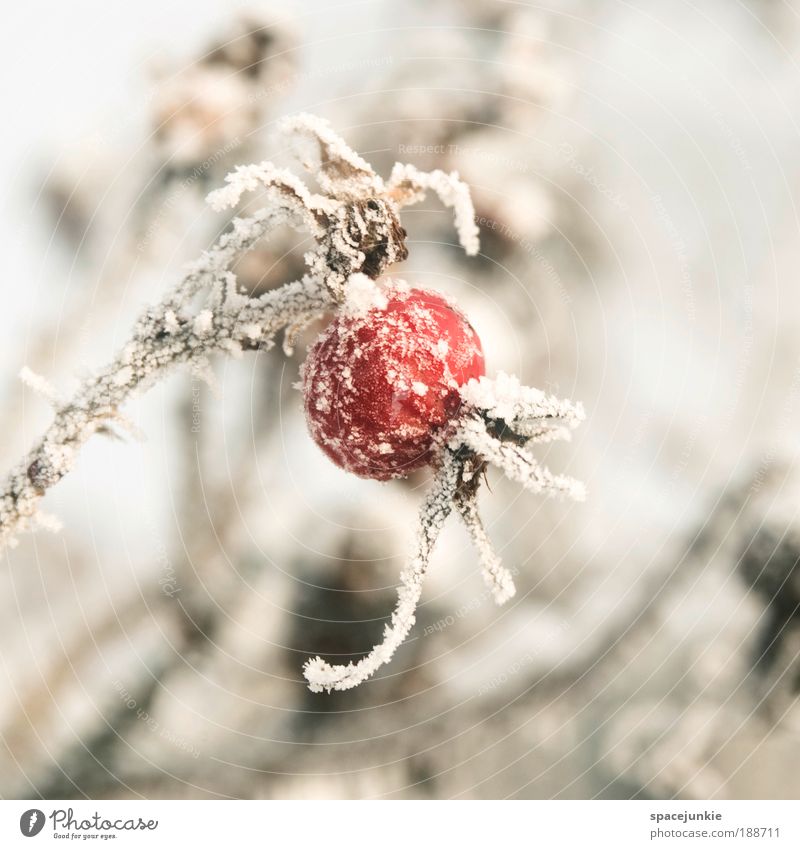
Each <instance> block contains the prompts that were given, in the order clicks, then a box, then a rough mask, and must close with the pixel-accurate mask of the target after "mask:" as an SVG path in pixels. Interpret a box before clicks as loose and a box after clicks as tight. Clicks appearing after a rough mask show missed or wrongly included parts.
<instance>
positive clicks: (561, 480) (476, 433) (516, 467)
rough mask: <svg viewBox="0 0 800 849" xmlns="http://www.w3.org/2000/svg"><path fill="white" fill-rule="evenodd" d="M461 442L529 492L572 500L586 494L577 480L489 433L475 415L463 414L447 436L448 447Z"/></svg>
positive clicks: (484, 424)
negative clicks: (448, 438) (551, 469)
mask: <svg viewBox="0 0 800 849" xmlns="http://www.w3.org/2000/svg"><path fill="white" fill-rule="evenodd" d="M462 445H465V446H467V447H468V448H469V449H470V450H472V451H474V452H475V453H476V454H478V455H479V456H480V457H482V458H483V459H484V460H485V461H486V462H487V463H491V464H492V465H495V466H497V467H498V468H500V470H501V471H502V472H503V473H504V474H505V475H506V476H507V477H508V478H510V479H511V480H513V481H516V482H517V483H519V484H521V485H522V486H524V487H525V489H527V490H529V491H530V492H536V493H542V494H544V495H558V496H562V497H563V496H566V497H569V498H572V499H574V500H575V501H583V500H584V498H585V497H586V490H585V488H584V486H583V484H582V483H581V482H580V481H577V480H575V479H574V478H571V477H569V476H567V475H555V474H553V473H552V472H551V471H550V470H549V469H548V468H547V467H546V466H543V465H541V464H540V463H539V462H538V460H536V458H535V457H534V456H533V455H532V454H530V453H529V452H528V451H526V450H525V449H524V448H522V447H521V446H519V445H516V444H514V443H512V442H503V441H501V440H500V439H498V438H496V437H495V436H492V435H491V434H490V433H489V431H488V430H487V428H486V423H485V422H484V421H483V420H482V419H480V418H479V417H477V416H468V417H466V418H465V419H464V420H463V421H462V423H461V425H460V426H459V428H458V430H457V432H456V433H455V434H454V436H453V437H452V439H451V440H450V447H451V448H453V447H457V446H462Z"/></svg>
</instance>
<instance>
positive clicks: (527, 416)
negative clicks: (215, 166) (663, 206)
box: [0, 115, 583, 691]
mask: <svg viewBox="0 0 800 849" xmlns="http://www.w3.org/2000/svg"><path fill="white" fill-rule="evenodd" d="M279 130H280V132H281V133H282V134H283V135H284V136H285V137H286V139H287V140H288V142H289V145H290V147H291V149H292V150H294V151H295V152H296V154H297V156H298V159H299V160H300V162H301V163H302V165H303V166H304V168H305V169H306V170H308V171H309V172H311V173H312V174H313V175H314V177H315V179H316V182H317V185H318V186H319V187H320V190H321V192H320V193H314V192H311V191H310V190H309V189H308V188H307V187H306V185H305V184H304V183H303V182H302V181H301V180H300V179H299V178H298V177H297V176H295V175H294V174H293V173H292V172H291V171H289V170H286V169H279V168H276V167H275V166H274V165H273V164H272V163H270V162H263V163H260V164H256V165H248V166H243V167H239V168H237V169H236V170H235V171H234V172H233V173H231V174H229V175H228V177H227V178H226V182H227V185H226V186H224V187H223V188H221V189H218V190H217V191H215V192H212V193H211V194H210V195H209V198H208V200H209V203H210V204H211V205H212V206H213V207H214V208H215V209H217V210H223V209H228V208H231V207H234V206H236V205H237V204H238V203H239V200H240V198H241V197H242V195H243V194H245V193H246V192H251V191H255V190H259V191H261V192H263V193H264V195H265V205H264V206H263V208H261V209H259V210H258V211H257V212H255V213H254V214H253V215H251V216H249V217H237V218H234V219H233V222H232V225H231V228H230V230H229V231H228V232H226V233H225V234H224V235H223V236H222V237H221V238H220V239H219V240H218V242H217V243H216V244H215V245H214V246H213V247H212V248H211V249H210V250H208V251H206V252H205V253H204V254H203V255H202V256H201V258H200V259H199V260H198V261H196V262H195V263H193V264H192V265H190V266H189V267H188V269H187V271H186V274H185V275H184V277H183V279H182V280H181V281H180V282H179V283H178V284H177V285H176V286H175V288H174V289H173V290H172V291H170V292H169V293H168V294H167V295H166V296H165V297H164V298H163V300H162V301H161V302H160V303H159V304H157V305H155V306H151V307H149V308H148V309H146V310H145V311H144V312H143V314H142V315H141V316H140V318H139V319H138V321H137V322H136V324H135V326H134V329H133V333H132V335H131V338H130V339H129V341H128V342H127V344H126V345H125V346H123V348H122V350H121V351H120V352H119V353H118V355H117V357H116V358H115V359H114V360H113V361H112V362H111V363H110V364H108V365H107V366H106V367H105V368H104V369H102V370H100V371H99V372H98V373H96V374H95V375H92V376H91V377H89V378H87V379H85V380H84V381H83V382H82V383H81V384H80V386H79V388H78V390H77V391H76V392H75V394H74V395H73V396H72V397H71V398H69V399H66V400H65V399H62V398H61V397H60V396H59V395H58V394H57V393H56V392H55V390H53V389H52V388H51V387H50V386H49V384H48V383H47V382H46V381H45V380H43V379H40V378H38V377H36V376H34V375H32V374H30V373H27V372H26V373H25V374H24V378H25V380H26V381H27V383H28V384H29V385H31V386H33V387H34V388H36V389H37V390H39V391H41V392H42V394H43V395H44V396H45V397H46V398H47V399H48V400H49V401H50V403H51V404H52V405H53V407H54V409H55V416H54V421H53V423H52V424H51V425H50V427H49V428H48V429H47V431H46V432H45V434H44V436H43V437H42V439H41V440H40V441H39V442H38V443H37V444H36V445H35V446H34V447H33V448H32V449H31V451H30V452H29V453H28V455H27V456H26V457H25V458H24V459H23V460H22V461H21V462H20V463H19V464H18V465H17V466H16V467H15V468H14V469H12V470H11V472H10V474H9V475H8V477H7V479H6V480H5V483H4V484H3V485H2V487H1V488H0V548H2V547H3V546H5V545H6V544H13V542H14V540H15V537H16V535H17V534H18V533H19V532H21V531H23V530H25V529H27V528H29V527H30V525H31V524H32V523H33V522H38V523H40V524H51V523H49V522H48V521H47V520H46V519H45V518H44V516H42V515H41V514H40V512H39V502H40V500H41V498H42V497H43V496H44V495H45V493H46V491H47V490H48V489H49V488H50V487H51V486H53V485H54V484H55V483H57V482H58V481H59V480H60V479H61V478H62V477H63V476H64V475H65V474H67V473H68V472H69V471H70V469H71V468H72V466H73V465H74V463H75V461H76V458H77V456H78V454H79V451H80V449H81V447H82V446H83V444H84V443H85V442H86V441H87V440H88V439H89V438H90V437H91V436H92V435H93V434H95V433H98V432H116V431H118V430H122V431H130V430H131V429H130V426H129V425H128V423H127V422H126V420H125V418H124V417H123V415H122V413H121V408H122V406H123V404H124V403H125V402H126V401H128V400H129V399H130V398H131V397H132V396H134V395H135V394H137V393H139V392H141V391H143V390H145V389H147V388H149V387H150V386H152V385H153V384H155V383H156V382H158V381H159V380H161V379H162V378H163V377H164V376H165V375H166V374H167V373H168V372H169V371H170V370H171V369H173V368H174V367H176V366H179V365H186V366H189V367H190V368H191V369H192V370H193V371H194V372H195V373H197V374H199V375H201V376H206V377H209V375H210V357H211V356H212V355H214V354H220V353H221V354H229V355H233V356H241V355H242V353H243V352H244V351H247V350H259V349H267V348H271V347H273V346H274V344H275V337H276V335H277V334H278V332H279V331H281V330H283V331H284V332H285V336H286V337H287V338H288V339H289V340H290V339H291V338H292V337H293V336H294V334H295V333H296V332H297V329H298V328H300V327H303V326H304V325H307V324H309V323H310V322H311V321H313V320H314V319H316V318H318V317H319V316H320V315H322V314H324V313H326V312H330V311H332V310H337V311H338V312H337V315H336V317H335V318H334V324H333V325H332V326H333V327H335V326H336V322H344V323H345V325H346V324H347V323H348V322H349V323H350V326H352V325H353V324H354V323H355V324H358V325H359V326H360V327H368V322H367V323H365V322H364V319H365V316H366V317H367V318H370V317H371V318H372V319H373V320H377V319H378V318H379V317H380V315H381V314H382V313H384V312H385V310H386V309H387V308H388V309H390V310H391V309H392V304H396V305H398V308H399V311H400V313H402V312H403V310H406V309H407V308H408V307H409V305H410V307H411V312H412V313H413V314H414V316H415V320H414V321H413V322H410V323H408V324H407V327H406V330H407V334H406V338H405V339H404V340H403V338H402V336H400V335H398V337H397V339H398V341H400V342H401V343H403V344H406V346H410V348H412V349H413V348H414V346H418V347H417V350H416V353H415V355H418V354H419V353H420V351H421V350H422V349H423V348H425V347H426V346H427V347H428V348H430V349H431V351H432V353H433V355H434V359H435V362H436V364H438V365H437V368H436V369H434V371H435V372H436V374H427V373H425V369H424V368H423V367H422V366H424V363H418V364H417V365H418V368H419V371H418V373H417V374H416V375H414V374H411V375H410V378H411V379H410V382H409V389H410V393H411V394H412V395H413V396H414V398H415V399H418V400H419V401H420V404H421V406H420V405H418V406H419V410H417V412H418V413H420V412H423V413H424V412H425V410H428V411H429V412H430V411H431V410H434V408H436V409H435V412H434V414H432V415H430V416H429V419H428V421H427V423H425V420H424V416H422V417H421V418H420V419H419V421H418V422H417V425H419V426H420V427H423V425H424V427H425V428H427V430H426V432H425V433H423V434H422V436H423V437H424V438H423V443H424V445H423V448H424V451H423V454H424V460H425V462H429V463H430V465H431V466H432V467H433V468H434V470H435V475H434V482H433V485H432V487H431V489H430V491H429V493H428V494H427V496H426V497H425V499H424V502H423V504H422V507H421V510H420V514H419V526H418V530H417V541H416V546H415V550H414V554H413V556H412V558H411V560H410V562H409V564H408V565H407V566H406V568H405V569H404V570H403V572H402V574H401V585H400V588H399V591H398V603H397V606H396V609H395V611H394V614H393V615H392V620H391V624H390V625H389V626H387V628H386V631H385V635H384V640H383V642H382V643H381V644H380V645H378V646H376V647H375V648H374V649H373V650H372V651H371V652H370V653H369V654H368V655H367V656H366V657H365V658H363V659H362V660H360V661H359V662H358V663H356V664H352V663H351V664H349V665H347V666H331V665H329V664H327V663H326V662H325V661H324V660H322V659H321V658H315V659H313V660H309V661H308V662H307V663H306V665H305V668H304V672H305V676H306V678H307V680H308V682H309V686H310V689H311V690H313V691H321V690H332V689H337V690H346V689H349V688H351V687H354V686H356V685H358V684H359V683H361V682H362V681H364V680H365V679H367V678H368V677H369V676H371V675H372V674H373V673H374V672H375V671H376V670H377V669H378V668H379V667H380V666H381V665H382V664H384V663H386V662H387V661H388V660H389V659H390V658H391V657H392V655H393V654H394V652H395V651H396V649H397V648H398V646H399V645H400V644H401V643H402V642H403V640H404V639H405V638H406V636H407V635H408V633H409V631H410V629H411V627H412V626H413V624H414V619H415V610H416V606H417V603H418V601H419V598H420V595H421V592H422V582H423V579H424V575H425V572H426V570H427V567H428V562H429V559H430V554H431V551H432V549H433V546H434V544H435V542H436V539H437V537H438V535H439V532H440V531H441V529H442V526H443V524H444V522H445V520H446V519H447V517H448V516H449V514H450V513H451V512H452V510H453V509H454V508H455V510H456V512H457V513H458V514H459V515H460V516H461V518H462V520H463V521H464V523H465V525H466V527H467V529H468V530H469V532H470V535H471V537H472V539H473V541H474V542H475V544H476V547H477V549H478V551H479V554H480V557H481V561H482V567H483V574H484V578H485V580H486V582H487V584H488V585H489V586H490V588H491V590H492V593H493V596H494V598H495V600H496V601H497V602H498V603H503V602H504V601H506V600H507V599H508V598H510V597H511V596H512V595H513V593H514V587H513V582H512V580H511V575H510V573H509V572H508V571H507V570H506V569H504V568H503V566H502V565H501V564H500V561H499V559H498V558H497V556H496V555H495V554H494V552H493V550H492V547H491V544H490V542H489V539H488V536H487V534H486V532H485V530H484V528H483V525H482V523H481V521H480V517H479V515H478V512H477V500H476V499H477V492H478V487H479V483H480V480H481V476H482V472H483V471H484V470H485V468H486V465H487V464H488V463H493V464H495V465H497V466H499V467H500V468H501V469H502V470H503V472H504V473H505V474H506V475H508V476H509V477H510V478H512V479H513V480H516V481H518V482H519V483H521V484H522V485H523V486H525V487H526V488H528V489H530V490H532V491H534V492H543V493H545V494H554V495H561V496H564V495H568V496H570V497H573V498H576V499H580V498H582V497H583V488H582V486H581V484H579V483H578V482H577V481H574V480H572V479H571V478H568V477H564V476H561V475H555V474H552V473H551V472H550V471H548V470H547V469H546V468H545V467H543V466H541V465H539V463H538V462H537V461H536V460H535V459H534V457H533V456H532V455H531V454H530V453H529V451H528V446H529V445H530V444H531V443H534V442H547V441H550V440H553V439H566V438H569V435H570V431H571V430H572V428H574V427H575V426H576V425H577V424H578V423H579V422H580V421H581V420H582V418H583V411H582V409H581V407H580V405H573V404H571V403H569V402H567V401H560V400H558V399H555V398H552V397H550V396H547V395H545V394H544V393H542V392H540V391H538V390H535V389H531V388H528V387H523V386H521V385H520V384H519V381H517V380H516V379H515V378H513V377H508V376H506V375H502V374H501V375H498V377H497V378H496V379H495V380H489V379H488V378H486V377H485V376H483V357H482V352H481V347H480V342H479V341H478V339H477V336H475V334H474V331H472V328H471V327H470V326H469V324H468V322H466V319H464V318H463V316H461V314H460V313H459V312H458V311H457V310H456V309H455V308H454V307H452V306H451V305H449V304H447V302H446V301H444V300H443V299H441V298H440V297H439V296H438V295H433V294H432V293H425V297H426V298H427V301H428V304H427V307H425V306H424V305H423V306H421V305H420V303H419V298H420V294H419V292H418V290H409V289H408V287H406V286H405V284H402V283H401V282H398V281H395V282H394V283H391V284H389V286H388V287H385V288H384V287H381V286H379V285H378V284H377V283H376V282H375V280H376V278H378V277H379V276H380V275H381V274H383V273H384V272H385V271H386V270H387V269H388V268H389V267H390V266H391V265H392V264H394V263H395V262H398V261H400V260H402V259H404V258H405V257H406V255H407V249H406V245H405V235H406V234H405V230H404V229H403V227H402V225H401V224H400V217H399V215H400V210H401V209H402V208H403V207H404V206H407V205H409V204H413V203H416V202H418V201H419V200H421V199H422V198H424V196H425V194H426V192H427V191H429V190H432V191H433V192H435V193H436V194H437V195H438V196H439V197H440V199H441V200H442V202H443V203H444V204H445V205H446V206H448V207H451V208H452V209H453V210H454V214H455V222H456V230H457V233H458V236H459V240H460V242H461V244H462V245H463V247H464V248H465V250H466V252H467V253H468V254H474V253H476V252H477V250H478V238H477V228H476V226H475V221H474V209H473V207H472V201H471V199H470V195H469V191H468V189H467V187H466V186H465V185H464V184H463V183H462V182H461V181H460V180H459V178H458V175H457V174H456V173H450V174H446V173H444V172H442V171H433V172H430V173H427V172H421V171H418V170H417V169H415V168H413V167H412V166H408V165H402V164H400V163H398V164H397V165H395V167H394V169H393V171H392V173H391V175H390V177H389V179H388V181H384V180H383V179H382V178H381V177H379V176H378V175H377V174H376V173H375V172H374V171H373V170H372V168H371V166H370V165H369V164H368V163H367V162H366V161H365V160H364V159H362V158H361V157H360V156H358V154H356V153H355V152H354V151H352V150H351V149H350V148H349V147H348V146H347V145H346V144H345V143H344V141H343V140H342V139H341V138H340V137H339V136H337V135H336V134H335V133H334V132H333V131H332V130H331V129H330V127H329V126H328V125H327V123H326V122H324V121H322V120H321V119H319V118H316V117H314V116H311V115H298V116H294V117H291V118H288V119H284V120H283V121H282V122H281V123H280V125H279ZM284 224H285V225H288V226H290V227H292V228H293V229H295V230H298V231H302V232H307V233H309V234H310V235H311V236H312V237H313V239H314V240H315V242H316V245H315V247H314V248H313V249H311V250H310V251H308V252H307V253H306V254H305V257H304V260H305V264H306V271H305V273H304V274H303V276H302V277H301V278H300V279H299V280H296V281H293V282H290V283H286V284H284V285H283V286H281V287H280V288H276V289H272V290H270V291H268V292H266V293H265V294H263V295H261V296H259V297H255V298H250V297H247V296H246V295H244V294H242V293H241V292H240V291H239V287H238V285H237V279H236V276H235V274H234V273H233V271H232V268H233V267H234V266H235V264H236V262H237V261H238V260H239V259H240V258H241V257H242V256H243V255H244V254H245V253H247V252H248V251H249V250H251V249H252V248H253V247H254V246H255V245H256V244H257V243H258V241H259V240H260V239H261V238H262V237H263V236H264V235H265V234H266V233H267V232H269V231H270V230H272V229H273V228H274V227H276V226H279V225H284ZM415 293H416V294H415ZM431 304H435V305H436V309H435V310H434V313H435V315H433V317H432V314H431V311H430V306H431ZM437 316H438V317H437ZM406 317H408V316H406ZM423 327H424V328H426V329H425V331H424V332H420V331H421V329H422V328H423ZM415 334H416V336H415ZM417 337H419V338H417ZM434 337H436V338H434ZM374 339H375V334H372V335H371V334H370V333H369V332H367V333H366V335H365V337H364V338H363V339H362V340H361V341H362V344H363V347H364V348H367V347H369V345H370V344H371V341H372V342H374ZM420 343H424V344H422V345H421V346H420ZM321 344H324V342H323V343H321ZM286 347H287V345H286V344H285V345H284V348H285V349H286ZM386 350H387V349H385V348H384V352H383V353H386ZM433 362H434V360H431V362H430V363H428V365H431V364H433ZM331 364H332V365H335V363H333V362H332V363H331ZM312 366H313V358H312ZM406 377H409V375H406ZM339 378H340V379H342V380H344V381H345V382H346V381H347V380H348V377H347V375H346V374H344V373H342V374H341V375H339ZM442 381H443V383H442ZM353 386H354V387H356V386H357V382H354V383H353ZM362 388H363V385H362ZM404 391H405V390H404ZM428 393H430V397H428ZM426 399H427V400H426ZM439 401H442V402H443V405H444V406H443V410H442V411H439V410H438V407H437V404H438V402H439ZM439 412H442V415H441V416H440V415H439V414H438V413H439ZM445 424H446V425H447V426H446V427H445V426H443V425H445ZM420 444H422V443H420ZM379 448H380V454H381V456H382V457H384V458H387V459H388V458H389V457H390V456H391V455H392V454H393V453H394V452H395V451H396V450H397V445H396V444H394V443H393V439H392V438H389V437H387V439H386V440H384V441H383V442H382V443H380V445H379ZM397 471H398V470H396V469H395V470H393V472H392V474H391V475H387V477H390V476H393V475H394V473H395V472H397Z"/></svg>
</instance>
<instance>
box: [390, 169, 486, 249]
mask: <svg viewBox="0 0 800 849" xmlns="http://www.w3.org/2000/svg"><path fill="white" fill-rule="evenodd" d="M387 190H388V192H389V195H390V196H391V197H393V198H394V199H395V200H396V201H397V203H398V204H399V205H400V206H409V205H410V204H413V203H418V202H419V201H421V200H423V199H424V198H425V195H426V194H427V191H428V190H431V191H433V192H434V193H435V194H436V195H437V196H438V197H439V200H441V202H442V203H443V204H444V205H445V206H446V207H448V209H452V210H453V212H454V214H455V223H456V232H457V233H458V240H459V242H460V243H461V245H462V247H463V248H464V250H465V251H466V252H467V254H468V255H470V256H474V255H475V254H477V253H478V249H479V248H480V241H479V239H478V225H477V224H476V223H475V207H474V206H473V204H472V197H471V196H470V193H469V187H468V186H467V184H466V183H464V182H463V181H462V180H461V179H460V178H459V176H458V174H457V173H456V172H455V171H451V172H450V173H449V174H448V173H446V172H445V171H440V170H438V169H437V170H435V171H420V170H419V169H417V168H415V167H414V166H413V165H405V164H403V163H401V162H398V163H397V164H396V165H395V166H394V168H393V169H392V174H391V177H390V178H389V183H388V186H387Z"/></svg>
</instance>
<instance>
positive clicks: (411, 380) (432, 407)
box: [303, 281, 483, 480]
mask: <svg viewBox="0 0 800 849" xmlns="http://www.w3.org/2000/svg"><path fill="white" fill-rule="evenodd" d="M371 285H372V288H373V290H374V291H373V293H372V294H371V295H367V293H366V291H365V288H364V285H363V281H357V284H356V286H355V288H356V300H357V302H358V308H357V309H355V310H354V309H353V308H351V307H350V306H349V301H350V299H349V298H348V299H346V300H345V305H346V306H345V308H344V309H343V310H342V311H341V312H340V313H339V314H338V315H337V316H336V318H335V319H334V320H333V321H332V322H331V324H330V325H329V326H328V328H327V330H326V331H325V332H324V333H323V334H322V335H321V336H320V338H319V339H318V340H317V342H316V343H315V344H314V346H313V347H312V348H311V350H310V351H309V353H308V358H307V360H306V363H305V366H304V368H303V395H304V402H305V411H306V418H307V420H308V425H309V429H310V431H311V434H312V436H313V437H314V439H315V441H316V442H317V444H318V445H319V446H320V448H322V450H323V451H324V452H325V453H326V454H327V455H328V457H330V458H331V460H333V462H334V463H336V464H337V465H338V466H341V467H342V468H343V469H347V470H348V471H350V472H353V473H354V474H356V475H360V476H361V477H366V478H376V479H377V480H388V479H389V478H396V477H403V476H405V475H407V474H408V473H409V472H411V471H413V470H414V469H418V468H420V467H421V466H425V465H428V464H429V463H430V462H431V459H432V455H431V450H432V446H433V443H434V440H435V438H436V437H437V436H438V435H439V434H440V433H441V432H442V431H443V429H446V428H447V426H448V424H449V423H450V422H451V421H453V419H454V418H455V417H456V416H457V414H458V411H459V408H460V407H461V395H460V392H459V390H460V387H461V386H463V385H464V384H466V383H467V381H468V380H470V379H472V378H477V377H480V376H481V375H482V374H483V351H482V349H481V344H480V341H479V340H478V337H477V334H476V333H475V331H474V330H473V328H472V326H471V325H470V324H469V322H468V321H467V320H466V318H465V317H464V316H463V315H462V314H461V313H460V312H459V311H458V310H457V309H455V308H454V307H453V306H451V305H450V304H449V303H448V302H447V301H446V300H445V299H444V298H443V297H442V296H441V295H438V294H436V293H435V292H428V291H424V290H422V289H409V288H408V286H407V285H405V284H404V283H402V282H393V283H390V284H389V286H388V287H387V288H386V289H385V290H382V289H380V288H378V287H376V286H374V284H371ZM365 306H366V307H367V308H366V309H365V308H364V307H365Z"/></svg>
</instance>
